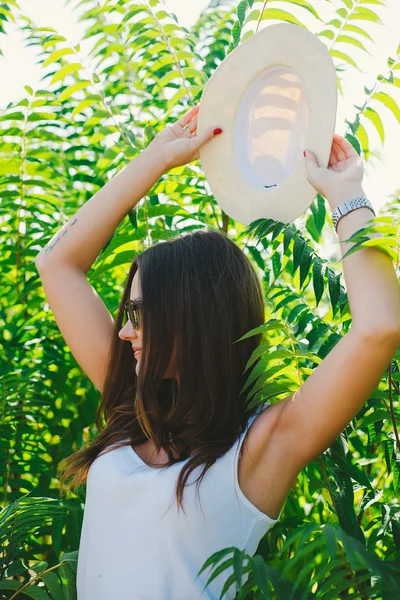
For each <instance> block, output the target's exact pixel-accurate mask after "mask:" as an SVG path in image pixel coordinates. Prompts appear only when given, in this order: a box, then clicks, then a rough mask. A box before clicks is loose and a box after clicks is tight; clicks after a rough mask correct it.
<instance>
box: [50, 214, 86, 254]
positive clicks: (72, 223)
mask: <svg viewBox="0 0 400 600" xmlns="http://www.w3.org/2000/svg"><path fill="white" fill-rule="evenodd" d="M77 221H78V219H77V218H75V219H74V220H73V221H71V223H70V224H69V225H68V226H67V227H66V228H65V229H64V231H60V232H59V233H58V234H57V235H56V237H55V239H54V242H49V243H48V244H47V246H45V247H44V253H45V254H49V253H50V252H51V251H52V250H53V248H54V247H55V246H56V244H58V242H59V241H60V240H61V238H62V237H64V235H66V234H67V233H68V231H69V230H70V229H71V227H73V226H74V225H75V223H76V222H77Z"/></svg>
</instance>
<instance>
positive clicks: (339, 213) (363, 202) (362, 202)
mask: <svg viewBox="0 0 400 600" xmlns="http://www.w3.org/2000/svg"><path fill="white" fill-rule="evenodd" d="M364 206H365V207H366V208H369V209H370V210H372V212H373V213H374V216H376V214H375V211H374V207H373V206H372V204H371V202H370V201H369V200H368V198H367V197H366V196H357V197H356V198H352V199H351V200H345V201H344V202H342V203H341V204H339V205H338V206H336V208H335V209H334V210H333V211H332V223H333V226H334V228H335V231H336V233H337V226H338V223H339V221H340V219H341V218H342V217H344V216H345V215H347V214H348V213H350V212H352V211H353V210H356V209H357V208H363V207H364Z"/></svg>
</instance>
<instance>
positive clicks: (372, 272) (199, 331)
mask: <svg viewBox="0 0 400 600" xmlns="http://www.w3.org/2000/svg"><path fill="white" fill-rule="evenodd" d="M197 113H198V106H195V107H194V108H192V109H191V110H190V111H188V113H186V114H185V115H184V116H183V117H182V118H181V119H179V120H178V121H176V122H175V123H173V124H172V125H170V126H168V127H167V128H166V129H164V130H163V131H161V132H160V133H159V134H158V135H157V136H156V137H155V138H154V140H153V141H152V142H151V143H150V144H149V145H148V147H147V148H146V149H145V150H144V151H143V152H142V153H141V154H140V155H139V156H138V157H137V158H135V159H134V160H133V161H131V162H130V163H129V164H128V165H127V166H126V167H125V168H124V169H123V170H122V171H121V172H120V173H119V174H118V175H117V176H115V177H114V178H113V179H112V180H110V181H109V182H108V183H107V184H106V185H105V186H104V187H103V188H102V189H101V190H100V191H99V192H97V193H96V194H95V195H94V196H93V197H92V198H91V199H90V200H89V201H88V202H87V203H86V204H85V205H84V206H82V207H81V208H80V209H79V210H78V212H77V213H76V215H75V216H74V217H73V218H72V219H70V221H69V222H68V223H67V224H66V225H65V226H64V227H63V228H62V229H61V230H60V232H59V233H58V234H57V235H56V236H55V238H53V240H51V242H50V243H49V244H48V245H47V246H46V247H45V248H44V249H43V250H42V251H41V252H40V254H39V256H38V258H37V260H36V264H37V267H38V271H39V273H40V277H41V280H42V283H43V287H44V290H45V293H46V295H47V298H48V302H49V304H50V306H51V308H52V310H53V313H54V315H55V318H56V321H57V324H58V325H59V327H60V330H61V333H62V335H63V336H64V338H65V340H66V343H67V344H68V346H69V347H70V348H71V351H72V352H73V355H74V356H75V358H76V360H77V361H78V363H79V364H80V365H81V366H82V368H83V369H84V370H85V372H86V373H87V374H88V376H89V377H90V379H91V380H92V381H93V383H94V384H95V385H96V387H97V388H98V389H99V390H100V392H101V393H102V396H101V401H100V405H99V408H98V412H97V414H96V424H97V427H98V431H99V433H98V435H97V436H96V438H95V439H94V440H93V441H92V442H91V443H90V444H89V445H88V446H87V447H86V448H83V449H81V450H79V451H78V452H76V453H75V454H74V455H72V456H71V457H69V458H68V459H65V460H64V461H63V463H62V464H61V467H62V468H63V469H64V467H66V468H65V469H64V473H63V474H62V477H61V482H62V484H63V482H64V480H65V479H66V477H67V476H72V483H74V484H75V485H76V484H80V483H83V482H84V481H85V480H86V483H87V487H86V504H85V513H84V520H83V527H82V533H81V541H80V548H79V561H78V573H77V585H78V599H79V600H110V599H111V598H118V599H119V598H121V599H122V598H123V599H124V600H128V599H129V600H145V599H152V600H197V599H200V598H212V599H216V598H219V597H220V593H221V590H222V587H223V584H224V582H225V581H226V579H227V578H228V576H229V574H230V573H231V572H232V571H231V570H227V571H224V572H223V573H221V574H220V575H219V576H218V577H217V578H215V579H214V580H213V581H212V582H211V583H210V585H208V586H207V587H206V589H204V588H205V586H206V582H207V579H208V577H209V575H210V570H209V569H206V570H205V571H204V572H203V573H202V575H200V576H199V577H198V576H197V575H198V572H199V570H200V568H201V567H202V565H203V564H204V562H205V561H206V560H207V558H209V556H211V554H213V553H214V552H216V551H217V550H220V549H222V548H226V547H230V546H234V547H238V548H241V549H245V551H246V552H247V553H248V554H250V555H252V554H254V552H255V550H256V548H257V546H258V543H259V541H260V539H261V538H262V537H263V535H264V534H265V533H266V531H267V530H268V529H269V528H270V527H271V526H272V525H274V524H275V523H276V522H277V521H278V519H279V517H280V515H281V511H282V507H283V504H284V502H285V499H286V497H287V495H288V494H289V492H290V489H291V487H292V485H293V483H294V482H295V480H296V477H297V475H298V473H299V472H300V471H301V469H302V468H303V467H304V466H305V465H307V464H308V463H309V462H310V461H311V460H313V459H314V458H316V457H317V456H319V455H320V454H321V453H322V452H323V451H324V450H326V449H327V448H328V447H329V446H330V445H331V444H332V442H333V441H334V440H335V439H336V438H337V437H338V435H339V434H340V432H341V431H342V430H343V429H344V428H345V427H346V426H347V425H348V423H349V422H350V421H351V420H352V419H353V418H354V417H355V415H356V414H357V413H358V411H359V410H360V409H361V408H362V406H363V404H364V403H365V402H366V401H367V399H368V397H369V395H370V394H371V392H372V391H373V390H374V389H375V387H376V386H377V384H378V383H379V381H380V379H381V377H382V375H383V373H384V371H385V369H386V368H387V366H388V364H389V362H390V359H391V358H392V356H393V355H394V353H395V351H396V349H397V346H398V344H399V340H400V293H399V286H398V281H397V277H396V273H395V270H394V268H393V264H392V262H391V261H390V259H389V258H388V257H387V256H386V255H385V254H384V253H383V252H381V251H380V250H379V249H377V248H372V247H371V248H363V249H361V250H359V251H357V252H355V253H354V254H352V255H351V256H349V257H347V258H346V259H345V260H344V263H343V264H344V275H345V279H346V284H347V291H348V298H349V304H350V308H351V314H352V327H351V330H350V331H349V332H348V333H347V334H346V335H345V336H344V337H343V338H342V339H341V340H340V342H339V343H338V344H337V345H336V346H335V348H334V349H333V350H332V351H331V352H330V354H329V355H328V356H327V357H326V358H325V359H324V360H323V361H322V363H321V364H320V365H319V366H318V367H317V368H316V369H315V370H314V372H313V373H312V375H311V376H310V377H309V378H308V379H307V381H306V382H305V383H304V384H303V385H302V386H301V387H300V388H299V390H298V391H297V392H296V393H294V394H291V395H290V396H288V397H286V398H284V399H283V400H281V401H279V402H277V403H275V404H273V405H269V404H268V403H264V404H262V405H261V406H258V407H256V408H253V409H252V410H248V402H247V401H246V394H241V390H242V387H243V384H244V382H245V381H246V379H247V377H248V375H249V371H245V368H246V364H247V361H248V359H249V357H250V355H251V353H252V352H253V350H254V349H255V348H256V347H257V345H258V344H259V343H260V341H261V336H260V335H257V336H250V337H248V338H247V339H245V340H243V341H240V342H238V341H237V340H238V339H239V338H240V337H242V336H243V335H244V334H245V333H247V332H248V331H249V330H251V329H253V328H255V327H257V326H259V325H261V324H262V323H263V322H264V296H263V293H262V288H261V285H260V282H259V280H258V278H257V275H256V273H255V271H254V269H253V267H252V265H251V263H250V262H249V260H248V258H247V257H246V255H245V254H244V253H243V252H242V251H241V250H240V249H239V248H238V247H237V246H236V245H235V244H234V243H233V242H232V241H231V240H230V239H229V237H228V236H227V235H225V234H224V233H221V232H217V231H213V230H211V229H209V230H204V231H196V232H194V233H191V234H186V235H180V236H178V237H177V238H175V239H174V240H172V241H167V242H162V243H158V244H155V245H153V246H151V247H150V248H147V249H146V250H145V251H144V252H142V253H140V254H139V255H137V256H136V257H135V260H134V261H133V263H132V265H131V268H130V270H129V273H128V276H127V280H126V284H125V288H124V292H123V297H122V298H121V303H120V307H119V311H118V314H117V317H116V320H115V322H114V321H113V318H112V317H111V315H110V314H109V313H108V311H107V309H106V307H105V305H104V304H103V302H102V300H101V299H100V298H99V296H98V295H97V293H96V292H95V290H94V289H93V288H92V287H91V286H90V284H89V283H88V281H87V278H86V274H87V272H88V270H89V269H90V267H91V265H92V264H93V262H94V261H95V259H96V258H97V256H98V255H99V253H100V251H101V249H102V248H103V247H104V246H105V244H106V243H107V241H108V240H109V239H110V237H111V235H112V233H113V232H114V230H115V229H116V228H117V226H118V225H119V223H120V222H121V220H122V219H123V218H124V217H125V216H126V214H127V213H128V211H129V210H130V209H132V207H133V206H135V204H136V203H137V202H138V201H139V200H140V199H141V198H142V197H143V196H145V195H146V194H147V193H148V191H149V190H150V189H151V188H152V187H153V185H154V184H155V183H156V182H157V180H158V179H159V178H160V176H161V175H162V174H163V173H164V172H166V171H168V170H169V169H171V168H172V167H175V166H179V165H184V164H186V163H188V162H190V161H192V160H194V159H195V158H198V150H199V148H200V147H201V146H202V144H205V143H207V142H208V141H209V140H210V139H212V138H213V136H214V135H216V134H217V132H215V131H214V130H213V129H211V130H209V131H206V133H205V134H204V135H202V136H199V135H197V134H196V127H197ZM222 135H223V132H222ZM306 169H307V177H308V179H309V181H310V183H311V184H312V185H313V186H314V187H315V189H316V190H317V191H319V192H320V193H321V194H323V195H324V196H325V198H327V200H328V202H329V204H330V206H331V208H332V209H333V208H334V207H335V206H337V205H338V204H340V203H341V202H343V201H344V200H346V199H349V198H353V197H356V196H359V195H363V193H364V192H363V189H362V178H363V164H362V162H361V160H360V158H359V157H358V155H357V154H356V152H355V151H354V150H353V148H352V146H351V145H350V144H349V143H348V142H347V141H346V140H345V139H343V138H342V137H341V136H339V135H337V134H335V136H334V138H333V143H332V151H331V156H330V161H329V167H328V169H324V168H319V167H318V164H317V161H316V158H315V156H314V155H313V154H312V153H311V152H309V153H307V157H306ZM243 201H245V199H243ZM372 216H373V214H372V213H371V211H370V210H368V209H367V208H365V207H364V208H360V209H357V210H354V211H353V212H351V213H350V214H348V215H346V216H345V217H343V218H342V219H341V220H340V221H339V223H338V230H337V231H338V235H339V238H340V241H341V243H342V254H343V253H344V252H345V251H346V250H347V245H346V243H345V240H347V239H348V238H349V237H350V236H351V234H352V233H354V232H355V231H356V230H358V229H360V228H361V227H363V226H364V225H365V223H366V222H367V221H368V220H369V219H370V218H371V217H372ZM125 315H126V317H127V319H126V322H125V323H124V318H125ZM355 365H356V368H355ZM193 483H196V486H195V487H194V486H193V485H192V484H193ZM181 509H182V510H181ZM243 581H245V578H244V580H243ZM234 596H235V590H234V586H232V587H231V588H230V591H229V592H228V593H227V594H226V595H225V598H233V597H234Z"/></svg>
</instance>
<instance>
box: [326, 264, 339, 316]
mask: <svg viewBox="0 0 400 600" xmlns="http://www.w3.org/2000/svg"><path fill="white" fill-rule="evenodd" d="M327 271H328V290H329V297H330V300H331V304H332V310H333V312H335V308H336V306H337V303H338V301H339V296H340V273H338V274H337V275H335V274H334V273H333V272H332V271H331V269H329V268H328V269H327Z"/></svg>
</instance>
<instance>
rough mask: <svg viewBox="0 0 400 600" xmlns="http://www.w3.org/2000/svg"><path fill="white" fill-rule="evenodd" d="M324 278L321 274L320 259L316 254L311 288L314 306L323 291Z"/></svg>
mask: <svg viewBox="0 0 400 600" xmlns="http://www.w3.org/2000/svg"><path fill="white" fill-rule="evenodd" d="M324 287H325V280H324V276H323V275H322V262H321V259H320V258H319V257H318V256H317V257H316V258H315V260H314V264H313V288H314V294H315V302H316V304H315V305H316V306H318V304H319V302H320V300H321V298H322V294H323V293H324Z"/></svg>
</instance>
